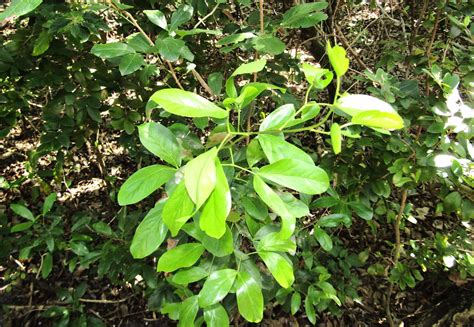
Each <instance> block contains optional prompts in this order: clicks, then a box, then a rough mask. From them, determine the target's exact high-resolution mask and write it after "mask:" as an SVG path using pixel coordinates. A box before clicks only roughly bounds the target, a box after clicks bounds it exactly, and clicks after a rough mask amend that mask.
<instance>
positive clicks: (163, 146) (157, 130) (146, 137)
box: [138, 122, 181, 167]
mask: <svg viewBox="0 0 474 327" xmlns="http://www.w3.org/2000/svg"><path fill="white" fill-rule="evenodd" d="M138 135H139V137H140V142H141V143H142V144H143V146H144V147H145V148H146V149H147V150H148V151H150V152H151V153H153V154H154V155H156V156H157V157H159V158H160V159H161V160H164V161H166V162H167V163H169V164H170V165H173V166H175V167H179V166H180V165H181V147H180V146H179V143H178V139H177V138H176V136H175V135H174V134H173V133H172V132H171V131H170V130H169V129H168V128H166V127H165V126H163V125H161V124H160V123H154V122H150V123H145V124H142V125H140V126H138Z"/></svg>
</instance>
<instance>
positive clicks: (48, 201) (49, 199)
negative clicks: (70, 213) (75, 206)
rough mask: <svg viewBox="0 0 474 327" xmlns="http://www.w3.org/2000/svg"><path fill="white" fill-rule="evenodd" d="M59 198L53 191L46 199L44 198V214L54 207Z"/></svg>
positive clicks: (42, 210) (42, 211)
mask: <svg viewBox="0 0 474 327" xmlns="http://www.w3.org/2000/svg"><path fill="white" fill-rule="evenodd" d="M57 198H58V195H57V194H56V193H51V194H50V195H48V196H47V197H46V199H44V203H43V208H42V209H41V213H42V214H43V216H44V215H45V214H47V213H48V212H50V211H51V208H52V207H53V205H54V202H55V201H56V199H57Z"/></svg>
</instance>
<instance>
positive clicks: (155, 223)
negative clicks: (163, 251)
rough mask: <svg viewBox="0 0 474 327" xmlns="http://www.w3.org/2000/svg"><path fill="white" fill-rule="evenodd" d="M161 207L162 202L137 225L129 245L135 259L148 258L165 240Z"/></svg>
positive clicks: (165, 229) (165, 230)
mask: <svg viewBox="0 0 474 327" xmlns="http://www.w3.org/2000/svg"><path fill="white" fill-rule="evenodd" d="M163 206H164V203H163V202H159V203H157V204H156V205H155V207H154V208H153V209H151V210H150V211H149V212H148V213H147V214H146V216H145V218H143V220H142V222H141V223H140V224H139V225H138V227H137V230H136V231H135V235H134V236H133V240H132V244H131V245H130V252H131V253H132V256H133V257H134V258H135V259H141V258H144V257H146V256H149V255H150V254H152V253H153V252H155V251H156V250H157V249H158V247H159V246H160V245H161V244H162V243H163V241H164V240H165V237H166V233H167V232H168V228H166V226H165V224H164V223H163V220H162V212H163Z"/></svg>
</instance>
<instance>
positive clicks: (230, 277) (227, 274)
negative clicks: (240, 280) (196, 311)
mask: <svg viewBox="0 0 474 327" xmlns="http://www.w3.org/2000/svg"><path fill="white" fill-rule="evenodd" d="M236 275H237V270H234V269H222V270H218V271H214V272H213V273H212V274H211V275H210V276H209V278H207V280H206V281H205V282H204V285H203V286H202V289H201V292H199V306H200V307H201V308H206V307H209V306H211V305H213V304H216V303H218V302H220V301H221V300H223V299H224V298H225V297H226V295H227V293H229V291H230V289H231V287H232V285H233V284H234V280H235V276H236Z"/></svg>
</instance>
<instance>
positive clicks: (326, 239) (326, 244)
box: [314, 226, 332, 251]
mask: <svg viewBox="0 0 474 327" xmlns="http://www.w3.org/2000/svg"><path fill="white" fill-rule="evenodd" d="M314 236H315V237H316V240H317V241H318V243H319V244H320V245H321V247H322V248H323V249H324V250H325V251H331V250H332V239H331V236H329V235H328V234H327V233H326V232H325V231H324V229H322V228H320V227H319V226H316V228H315V229H314Z"/></svg>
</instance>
